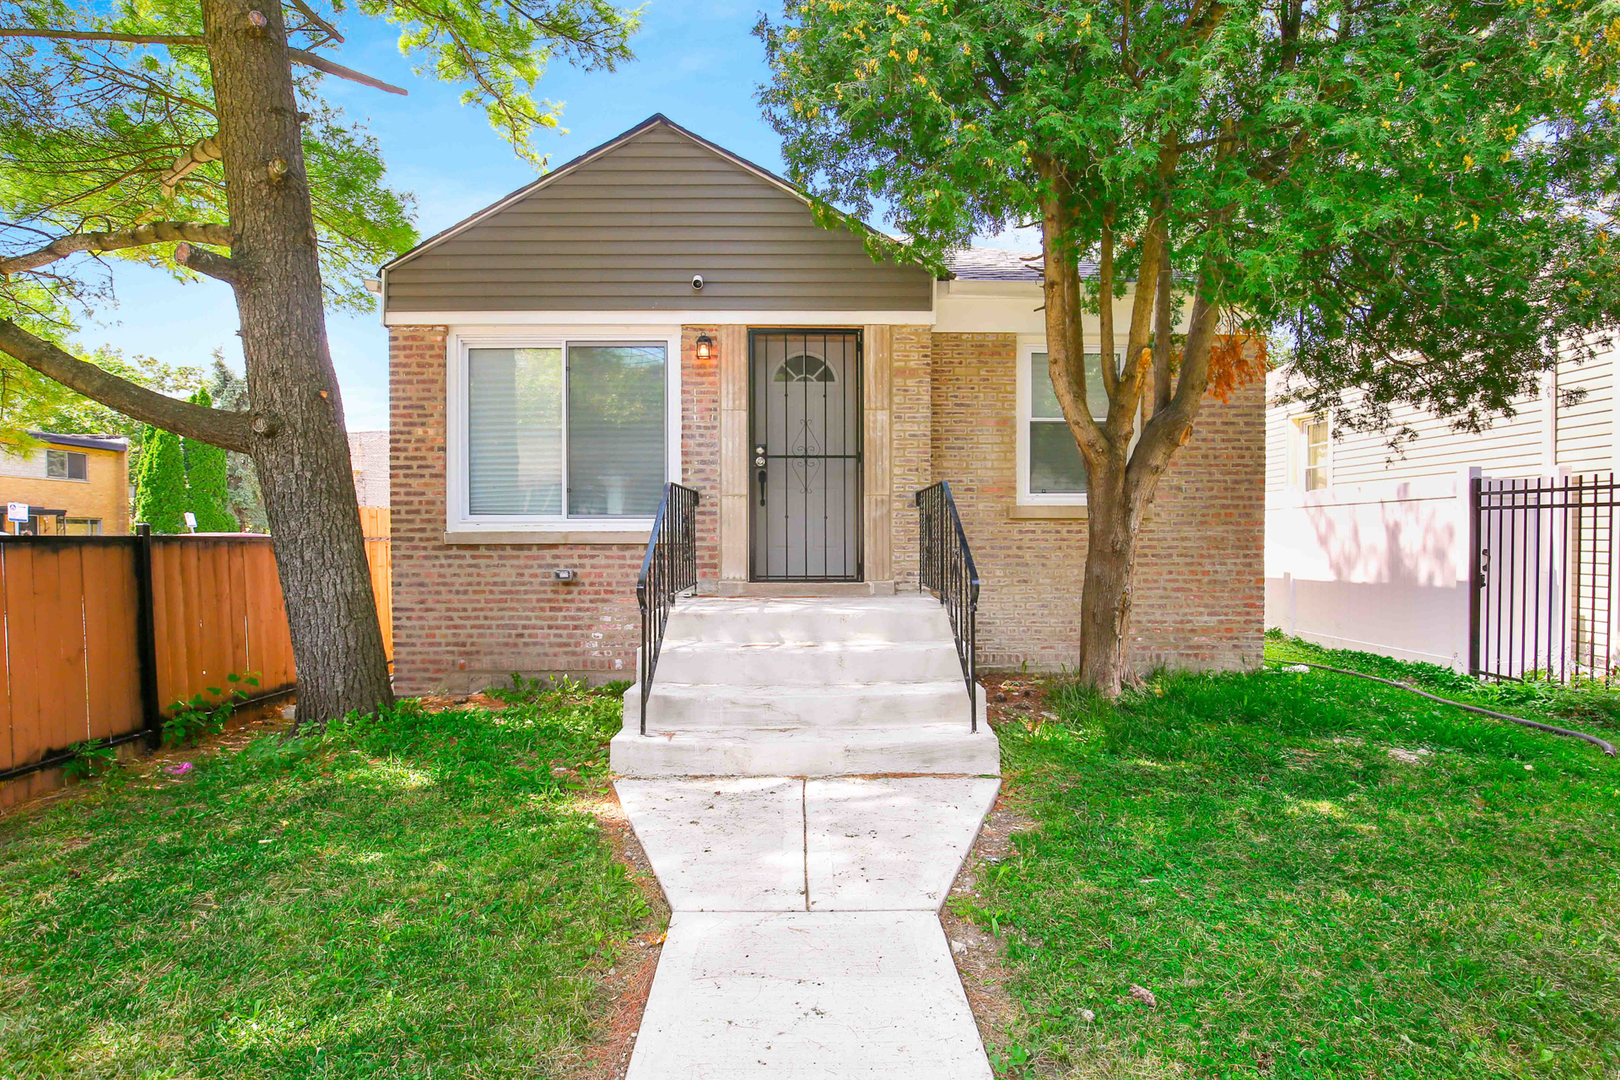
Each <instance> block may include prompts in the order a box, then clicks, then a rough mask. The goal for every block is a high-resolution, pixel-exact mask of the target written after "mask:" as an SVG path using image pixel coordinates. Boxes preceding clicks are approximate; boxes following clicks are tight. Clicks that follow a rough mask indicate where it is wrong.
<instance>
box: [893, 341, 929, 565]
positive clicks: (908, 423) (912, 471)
mask: <svg viewBox="0 0 1620 1080" xmlns="http://www.w3.org/2000/svg"><path fill="white" fill-rule="evenodd" d="M893 349H894V353H893V368H892V374H891V376H890V386H889V415H890V421H889V424H890V429H889V430H890V440H891V441H890V446H891V451H890V452H891V455H892V457H891V460H892V461H893V469H894V482H893V488H892V490H893V506H892V510H891V514H892V516H891V519H890V520H891V521H892V522H893V526H892V529H891V536H892V543H893V547H892V549H891V552H892V553H891V555H890V566H891V567H892V569H893V572H894V583H895V587H896V588H897V589H915V588H916V587H917V503H916V498H917V491H918V490H919V489H921V488H925V487H927V486H928V485H929V484H931V483H933V482H934V476H933V460H932V459H933V425H934V384H933V342H932V335H931V334H930V332H929V329H928V327H926V326H897V327H895V328H894V346H893Z"/></svg>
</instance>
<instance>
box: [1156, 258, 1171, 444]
mask: <svg viewBox="0 0 1620 1080" xmlns="http://www.w3.org/2000/svg"><path fill="white" fill-rule="evenodd" d="M1171 276H1172V275H1171V271H1170V260H1169V259H1165V260H1164V261H1163V265H1161V266H1160V267H1159V281H1158V297H1157V298H1156V299H1157V305H1156V307H1157V311H1156V312H1155V319H1154V326H1153V412H1154V413H1155V414H1157V413H1160V412H1163V411H1164V410H1165V408H1166V407H1168V406H1169V404H1170V332H1171V330H1172V329H1174V327H1175V315H1174V313H1173V312H1172V311H1171V310H1170V299H1171V292H1172V289H1171V284H1172V282H1171Z"/></svg>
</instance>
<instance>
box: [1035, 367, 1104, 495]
mask: <svg viewBox="0 0 1620 1080" xmlns="http://www.w3.org/2000/svg"><path fill="white" fill-rule="evenodd" d="M1028 376H1029V492H1030V494H1031V495H1079V494H1083V493H1084V492H1085V490H1086V466H1085V462H1084V461H1082V460H1081V457H1080V448H1079V447H1078V446H1076V445H1075V442H1074V433H1073V432H1071V431H1070V430H1069V424H1068V421H1066V420H1064V419H1063V409H1062V407H1061V406H1060V405H1058V399H1057V391H1056V390H1053V389H1052V376H1051V372H1050V369H1049V368H1048V367H1047V354H1046V353H1044V352H1037V353H1031V354H1030V357H1029V370H1028ZM1086 404H1087V405H1088V406H1089V407H1090V409H1091V415H1092V416H1094V417H1096V418H1097V419H1099V420H1101V419H1103V418H1104V417H1106V416H1107V415H1108V393H1107V391H1105V390H1104V389H1103V381H1102V354H1101V353H1087V354H1086Z"/></svg>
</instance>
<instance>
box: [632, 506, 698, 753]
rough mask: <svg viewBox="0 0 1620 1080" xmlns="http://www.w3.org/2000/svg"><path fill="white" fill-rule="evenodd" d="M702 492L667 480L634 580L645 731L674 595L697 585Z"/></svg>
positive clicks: (642, 724)
mask: <svg viewBox="0 0 1620 1080" xmlns="http://www.w3.org/2000/svg"><path fill="white" fill-rule="evenodd" d="M697 504H698V493H697V492H695V491H693V490H692V489H691V488H689V487H682V486H681V485H680V484H673V483H671V484H665V485H664V497H663V498H662V499H660V500H659V502H658V515H657V516H656V517H654V518H653V526H652V534H651V535H650V536H648V537H647V554H646V555H644V556H642V559H641V576H640V577H638V578H636V603H637V604H639V605H640V606H641V670H640V675H641V733H642V734H643V735H645V734H647V695H648V694H650V693H652V681H653V673H654V672H656V671H657V670H658V651H659V649H661V648H662V647H663V645H664V627H665V626H667V625H668V624H669V611H670V608H672V607H674V606H675V598H676V597H677V596H679V595H680V594H681V593H683V592H685V591H686V590H687V589H692V588H696V587H697Z"/></svg>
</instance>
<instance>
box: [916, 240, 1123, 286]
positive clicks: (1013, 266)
mask: <svg viewBox="0 0 1620 1080" xmlns="http://www.w3.org/2000/svg"><path fill="white" fill-rule="evenodd" d="M945 265H946V266H947V267H948V268H949V269H950V271H951V273H952V274H954V275H955V276H956V277H957V278H958V279H959V280H962V281H1040V280H1041V277H1042V274H1041V267H1042V258H1041V255H1040V254H1039V253H1033V254H1032V253H1030V252H1024V251H1009V250H1007V249H1006V248H990V247H970V248H964V249H962V250H961V251H958V252H957V253H956V254H954V255H952V256H951V257H950V258H949V259H947V260H946V261H945ZM1096 273H1097V264H1096V263H1093V262H1082V263H1081V264H1080V276H1081V277H1082V278H1089V277H1093V276H1095V275H1096Z"/></svg>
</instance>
